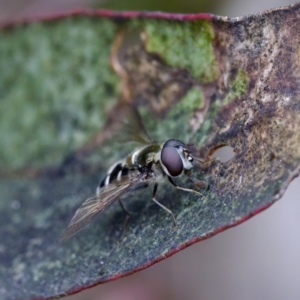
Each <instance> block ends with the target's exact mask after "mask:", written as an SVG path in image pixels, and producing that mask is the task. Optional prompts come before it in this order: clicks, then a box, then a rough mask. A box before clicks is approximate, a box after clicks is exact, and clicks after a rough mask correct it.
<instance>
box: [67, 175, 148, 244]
mask: <svg viewBox="0 0 300 300" xmlns="http://www.w3.org/2000/svg"><path fill="white" fill-rule="evenodd" d="M143 179H145V176H143V174H138V175H137V176H134V177H131V178H130V177H127V176H126V177H124V178H122V179H121V180H120V181H115V182H113V183H111V184H110V185H108V186H106V187H103V188H101V190H100V191H99V193H97V194H96V196H95V197H92V198H89V199H87V200H86V201H85V202H84V203H83V204H82V205H81V206H80V207H79V209H78V210H77V211H76V213H75V215H74V217H73V218H72V220H71V222H70V224H69V226H68V228H67V229H66V231H65V232H64V234H63V236H62V238H61V240H62V241H64V240H67V239H69V238H70V237H71V236H72V235H73V234H75V233H77V232H78V231H79V230H81V229H82V228H83V227H85V226H86V225H88V224H89V223H90V222H91V221H92V220H94V219H95V218H96V217H97V216H98V215H100V214H101V213H102V212H103V211H104V210H105V209H106V208H107V207H108V206H109V205H111V204H112V203H113V202H115V201H116V200H118V199H119V198H120V197H121V196H123V195H124V194H125V193H126V192H128V191H129V190H130V189H131V188H134V186H135V185H136V184H138V183H140V182H141V181H143Z"/></svg>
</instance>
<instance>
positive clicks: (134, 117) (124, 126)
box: [118, 104, 153, 145]
mask: <svg viewBox="0 0 300 300" xmlns="http://www.w3.org/2000/svg"><path fill="white" fill-rule="evenodd" d="M121 111H122V114H123V118H120V114H118V118H120V120H121V123H120V125H121V128H120V132H119V134H118V140H119V141H120V142H131V141H132V142H133V141H134V142H137V143H140V144H144V145H148V144H151V143H153V141H152V139H151V137H150V136H149V135H148V133H147V130H146V128H145V127H144V124H143V120H142V118H141V116H140V114H139V113H138V111H137V110H136V109H134V108H133V107H131V106H129V105H127V104H124V105H122V107H121Z"/></svg>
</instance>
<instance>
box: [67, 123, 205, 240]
mask: <svg viewBox="0 0 300 300" xmlns="http://www.w3.org/2000/svg"><path fill="white" fill-rule="evenodd" d="M135 119H136V117H135ZM135 121H138V120H135ZM138 123H139V122H138ZM137 128H141V129H143V131H144V132H143V133H144V135H143V137H145V135H147V134H145V133H146V132H145V129H144V128H142V127H141V126H139V127H137ZM147 137H148V135H147ZM144 140H145V138H144ZM192 147H193V144H191V143H188V144H184V143H183V142H181V141H179V140H175V139H170V140H167V141H166V142H165V143H163V144H155V143H151V142H149V140H148V145H147V146H144V147H143V148H141V149H139V150H136V151H135V152H133V153H131V154H130V155H129V156H127V157H126V158H125V159H124V160H122V161H118V162H117V163H115V164H114V165H113V166H112V167H111V168H110V169H109V170H108V172H107V174H106V176H105V177H104V179H103V180H102V181H101V182H100V184H99V186H98V187H97V189H96V193H95V196H94V197H92V198H89V199H87V200H86V201H85V202H84V203H83V204H82V205H81V206H80V207H79V209H78V210H77V211H76V213H75V215H74V216H73V218H72V220H71V222H70V224H69V226H68V228H67V229H66V231H65V233H64V234H63V236H62V239H61V240H66V239H68V238H70V237H71V236H72V235H74V234H75V233H77V232H78V231H79V230H81V229H82V228H83V227H85V226H86V225H88V224H89V223H90V222H91V221H92V220H93V219H95V218H96V217H97V216H98V215H100V214H101V213H102V212H103V211H104V210H106V209H107V208H108V207H109V206H110V205H111V204H113V203H114V202H115V201H117V200H118V201H119V203H120V205H121V207H122V208H123V210H124V211H125V212H126V213H127V214H129V213H128V212H127V211H126V209H125V207H124V206H123V204H122V202H121V198H122V197H123V196H124V195H126V194H127V193H129V192H132V191H134V190H137V189H140V188H144V187H147V186H148V185H149V184H150V183H154V185H153V194H152V200H153V201H154V202H155V203H156V204H158V205H159V206H160V207H161V208H162V209H164V210H165V211H166V212H167V213H169V214H170V215H171V216H172V218H173V221H174V224H175V226H176V220H175V217H174V215H173V213H172V211H171V210H169V209H168V208H166V207H165V206H164V205H162V204H161V203H159V202H158V201H157V199H156V192H157V187H158V182H159V181H160V180H161V179H163V178H165V177H167V179H168V180H169V182H170V183H171V184H172V185H173V186H174V187H175V188H177V189H180V190H183V191H186V192H191V193H195V194H197V195H199V196H201V197H203V195H202V194H201V193H199V192H197V191H196V190H193V189H188V188H183V187H180V186H178V185H177V184H176V183H175V182H174V180H173V178H176V177H179V176H181V175H185V176H187V177H188V178H189V179H190V180H191V181H192V182H193V183H194V184H195V186H196V187H197V188H201V187H204V186H206V183H205V182H204V181H200V180H197V179H196V178H194V177H193V176H192V174H191V170H192V169H193V167H194V163H195V160H197V161H200V162H203V161H202V160H201V159H198V158H195V157H193V156H192V154H191V149H192Z"/></svg>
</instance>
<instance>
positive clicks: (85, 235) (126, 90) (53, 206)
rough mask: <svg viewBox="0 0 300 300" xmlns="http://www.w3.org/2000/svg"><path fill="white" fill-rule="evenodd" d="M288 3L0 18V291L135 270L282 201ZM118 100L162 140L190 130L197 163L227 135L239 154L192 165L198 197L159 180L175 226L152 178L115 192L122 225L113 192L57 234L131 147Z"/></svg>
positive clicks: (27, 294) (294, 10) (80, 282)
mask: <svg viewBox="0 0 300 300" xmlns="http://www.w3.org/2000/svg"><path fill="white" fill-rule="evenodd" d="M299 13H300V6H299V5H295V6H292V7H289V8H285V9H279V10H273V11H269V12H266V13H262V14H258V15H254V16H250V17H244V18H238V19H227V18H221V17H215V16H210V15H198V16H197V15H186V16H183V15H167V14H146V13H114V12H107V11H98V12H92V11H86V12H82V14H81V15H80V14H78V13H77V16H73V17H66V18H60V19H57V20H52V21H50V22H42V23H30V22H29V24H27V25H18V26H12V27H9V28H3V29H2V30H1V32H0V69H1V72H0V99H1V101H0V107H1V109H0V138H1V143H0V166H1V168H0V172H1V178H0V191H1V193H0V297H1V299H36V298H38V299H46V298H47V299H49V298H55V297H60V296H64V295H67V294H72V293H75V292H77V291H80V290H82V289H84V288H87V287H89V286H92V285H95V284H98V283H102V282H105V281H108V280H112V279H115V278H118V277H121V276H124V275H127V274H130V273H133V272H136V271H137V270H139V269H142V268H145V267H147V266H150V265H151V264H153V263H155V262H157V261H159V260H161V259H164V258H166V257H168V256H170V255H172V254H173V253H175V252H177V251H179V250H181V249H183V248H185V247H187V246H189V245H191V244H192V243H194V242H197V241H200V240H202V239H205V238H208V237H210V236H212V235H214V234H216V233H218V232H220V231H222V230H225V229H226V228H229V227H231V226H234V225H237V224H239V223H241V222H243V221H245V220H246V219H248V218H249V217H251V216H253V215H255V214H256V213H258V212H260V211H261V210H263V209H265V208H267V207H268V206H270V205H271V204H272V203H274V202H275V201H276V200H277V199H279V198H280V197H281V196H282V194H283V193H284V191H285V189H286V188H287V186H288V184H289V183H290V181H291V180H292V179H293V178H294V177H295V176H297V175H298V171H299V162H300V117H299V111H300V96H299V83H300V63H299V51H300V46H299V45H300V31H299V28H300V24H299V22H300V21H299ZM104 16H106V18H104ZM107 17H108V18H107ZM138 17H139V18H138ZM125 104H126V107H127V108H128V107H133V108H135V109H136V110H137V111H138V112H139V114H140V116H141V117H142V119H143V121H144V125H145V127H146V128H147V130H148V131H149V134H150V135H151V136H152V137H153V139H154V140H156V141H158V142H164V141H165V140H166V139H170V138H177V139H180V140H183V141H185V142H188V140H189V139H191V140H192V141H193V142H194V143H195V146H196V148H197V152H196V153H195V155H196V156H198V157H201V158H203V159H206V160H209V159H210V156H211V154H212V153H213V152H214V151H215V150H216V149H217V148H218V147H220V146H223V145H228V146H230V147H232V149H234V157H233V158H232V159H230V160H229V161H226V162H222V161H220V160H214V161H210V162H207V163H206V164H204V165H199V166H197V167H196V168H195V172H194V174H195V176H196V177H197V178H198V179H200V180H205V181H206V182H207V184H208V188H207V189H205V190H202V193H203V195H204V199H201V198H198V197H197V196H195V195H193V194H187V193H185V192H182V191H177V190H175V189H174V188H173V187H172V186H171V185H170V184H168V183H167V182H166V183H162V184H160V185H159V189H158V193H157V198H158V199H159V201H160V202H161V203H162V204H164V205H165V206H167V207H168V208H170V209H171V210H172V212H173V213H174V215H175V216H176V220H177V224H178V227H177V228H174V227H173V222H172V218H171V217H170V216H169V215H167V214H166V213H165V212H164V211H163V210H162V209H160V208H159V207H158V206H157V205H155V204H154V203H153V202H152V201H151V193H152V191H151V190H150V189H147V190H141V191H138V192H137V193H135V194H130V195H128V196H127V197H126V198H125V199H124V204H125V205H126V208H127V209H128V210H129V211H131V212H132V215H131V217H130V219H129V223H128V228H127V230H126V231H125V232H123V225H124V220H125V214H124V212H123V211H122V210H121V208H120V207H119V205H118V204H117V203H116V205H113V206H111V207H110V208H109V209H108V210H107V211H106V212H105V213H104V214H103V215H101V217H100V218H98V219H97V220H96V221H94V222H93V223H92V224H91V225H90V226H89V227H88V228H85V229H84V230H82V231H81V232H80V233H79V234H77V235H75V236H74V237H72V238H71V239H70V240H69V241H67V242H64V243H61V242H59V239H60V237H61V235H62V233H63V231H64V229H65V228H66V227H67V225H68V222H69V221H70V219H71V217H72V215H73V214H74V213H75V211H76V209H77V208H78V206H79V205H80V204H81V203H82V202H83V201H84V200H85V199H86V198H87V197H90V196H92V195H93V193H94V191H95V188H96V186H97V184H98V181H99V179H101V178H102V177H103V176H104V175H105V172H106V170H107V168H108V167H109V166H110V164H111V163H114V162H115V161H116V160H117V159H120V158H122V157H124V156H125V155H126V154H128V153H129V152H130V151H131V150H133V149H135V147H136V144H132V143H127V144H123V143H120V142H119V139H118V138H117V137H120V136H122V135H123V133H122V124H123V123H122V122H123V121H124V120H126V119H127V120H128V119H130V113H128V112H127V108H126V109H124V107H125V106H124V105H125ZM111 137H114V138H111ZM123 137H124V136H123ZM177 182H178V183H180V184H181V185H182V186H189V187H191V186H190V183H189V182H187V181H186V180H184V178H181V179H179V180H177Z"/></svg>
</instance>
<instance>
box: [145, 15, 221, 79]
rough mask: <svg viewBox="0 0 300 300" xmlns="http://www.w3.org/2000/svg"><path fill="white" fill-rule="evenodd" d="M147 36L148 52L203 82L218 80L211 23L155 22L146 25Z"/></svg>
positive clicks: (201, 21)
mask: <svg viewBox="0 0 300 300" xmlns="http://www.w3.org/2000/svg"><path fill="white" fill-rule="evenodd" d="M145 32H146V49H147V51H149V52H155V53H158V54H159V55H161V56H162V58H163V59H165V61H166V62H167V63H168V64H170V65H172V66H176V67H181V68H185V69H187V70H189V71H190V72H191V73H192V75H193V76H194V77H196V78H197V79H199V80H201V81H203V82H211V81H214V80H215V79H216V78H217V77H218V74H219V69H218V65H217V61H216V58H215V55H214V49H213V45H212V43H213V40H214V30H213V27H212V24H211V23H210V22H209V21H205V20H200V21H199V20H198V21H194V22H185V23H180V22H168V21H164V22H162V21H160V22H158V21H151V22H147V23H146V25H145Z"/></svg>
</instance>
